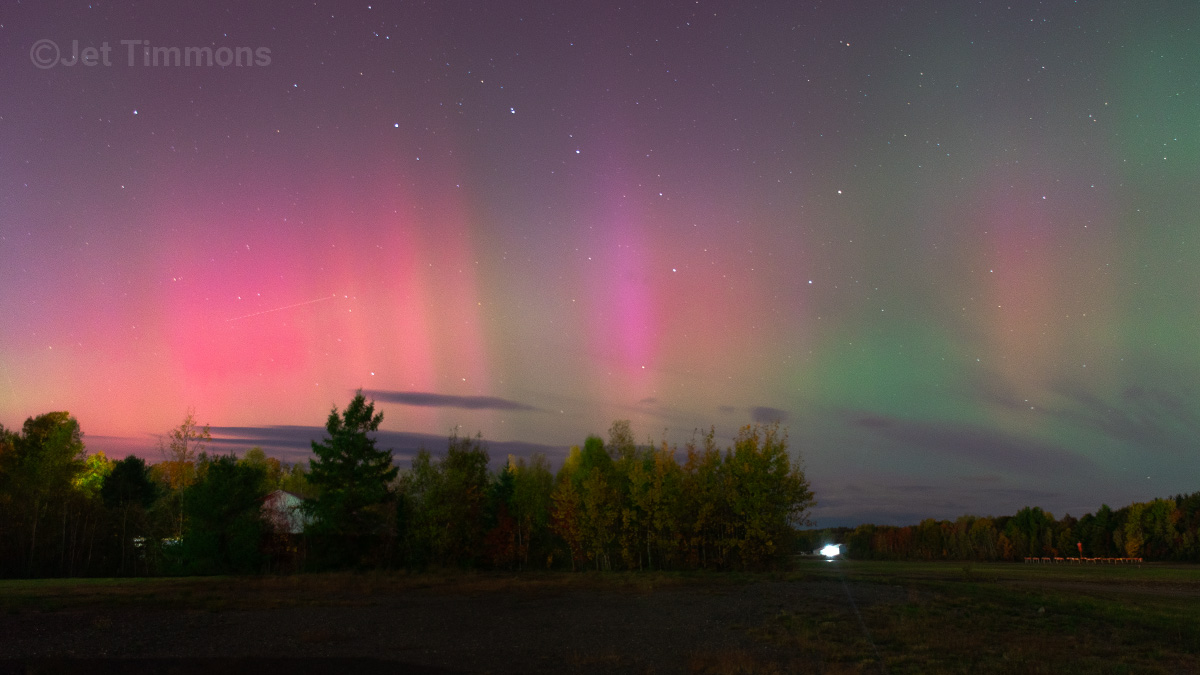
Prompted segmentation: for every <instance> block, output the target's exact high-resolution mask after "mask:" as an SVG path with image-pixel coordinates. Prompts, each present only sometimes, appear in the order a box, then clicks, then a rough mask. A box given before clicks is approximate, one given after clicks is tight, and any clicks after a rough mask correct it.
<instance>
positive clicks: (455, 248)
mask: <svg viewBox="0 0 1200 675" xmlns="http://www.w3.org/2000/svg"><path fill="white" fill-rule="evenodd" d="M39 40H50V41H53V43H54V45H51V44H49V43H44V42H43V43H39ZM73 41H78V42H77V44H78V50H79V51H81V52H82V50H84V49H86V48H88V47H91V48H93V49H94V50H95V51H94V52H92V62H93V63H94V64H95V65H91V66H88V65H85V63H84V61H85V60H86V57H85V56H81V57H80V59H79V61H78V62H75V65H67V63H70V62H72V58H73V53H74V51H75V48H74V47H73V44H72V43H73ZM0 45H2V46H3V51H2V58H3V68H0V423H3V424H4V425H5V426H7V427H10V428H12V427H18V428H19V426H20V424H21V423H22V421H23V420H24V419H25V418H26V417H28V416H30V415H37V414H40V413H43V412H49V411H51V410H64V409H65V410H69V411H70V412H71V413H72V414H74V415H75V416H76V417H77V418H78V420H79V421H80V424H81V425H82V427H83V430H84V432H85V434H86V436H85V441H86V442H87V444H88V448H89V449H90V450H104V451H105V452H107V453H108V454H109V455H110V456H124V454H126V453H127V452H129V451H131V450H132V451H136V452H138V453H141V454H143V455H145V456H147V457H150V458H152V459H157V457H158V455H157V451H156V450H155V449H154V448H155V443H156V438H157V436H158V435H160V434H163V433H165V432H166V431H167V430H169V429H170V428H171V427H173V426H176V425H178V424H179V422H180V421H181V420H182V419H183V417H184V415H185V413H186V411H187V409H188V408H189V407H194V408H195V411H196V415H197V418H198V419H199V420H200V421H201V422H207V423H209V424H211V425H212V426H213V431H214V435H215V436H217V437H218V439H219V441H220V442H218V443H216V444H214V446H215V447H216V448H217V449H222V450H224V449H239V450H241V449H244V448H246V447H249V446H250V445H254V444H259V445H263V446H264V447H267V448H268V450H270V451H273V452H276V453H278V454H280V455H281V456H284V457H286V458H290V459H296V458H299V457H301V456H304V452H305V450H306V448H307V446H308V443H307V441H308V439H309V438H314V437H319V435H320V433H321V432H322V430H321V429H320V428H319V427H320V426H321V425H322V424H323V423H324V420H325V417H326V416H327V415H328V414H329V411H330V409H331V407H333V406H334V405H337V406H339V407H341V406H344V405H345V404H346V403H348V402H349V400H350V398H351V397H352V396H353V392H354V390H356V389H358V388H360V387H361V388H363V389H364V390H366V392H367V393H368V394H369V395H371V396H372V397H373V398H374V399H375V400H376V401H377V403H378V407H379V409H381V410H382V411H383V412H384V415H385V418H384V424H383V426H384V428H385V429H386V430H388V432H389V433H387V434H383V436H382V441H383V445H385V447H386V446H388V444H389V442H391V447H395V448H396V450H397V455H398V457H399V458H401V460H404V459H406V458H407V457H408V456H410V453H411V450H412V448H413V447H416V445H417V444H419V442H421V440H422V439H427V440H431V441H432V443H430V444H429V447H430V449H431V450H434V451H440V450H441V449H443V448H444V445H443V441H440V440H438V439H444V437H445V436H446V435H447V434H449V433H450V431H451V430H453V429H454V428H456V426H457V427H458V428H459V430H460V431H461V432H462V433H469V434H474V433H475V432H482V434H483V436H484V437H485V438H486V439H489V440H490V441H494V442H495V443H494V445H493V449H492V454H493V455H494V456H496V457H499V456H501V455H502V454H503V453H505V452H509V451H513V452H519V453H520V452H528V451H531V450H533V449H537V447H536V446H545V447H543V448H542V450H543V451H545V452H547V453H548V454H549V455H550V457H551V460H552V462H554V463H555V465H557V461H558V459H559V458H560V457H561V453H562V449H563V448H565V447H566V446H569V445H571V444H578V443H581V442H582V441H583V439H584V437H585V436H586V435H587V434H589V433H601V434H603V433H604V432H605V431H606V430H607V429H608V427H609V425H610V424H611V422H612V421H613V420H614V419H630V420H632V423H633V427H634V430H635V432H636V434H637V435H638V436H639V437H640V438H647V439H649V438H654V439H661V438H664V437H665V438H666V439H667V440H668V441H670V442H673V443H678V444H680V445H681V446H682V444H683V443H684V442H686V441H687V440H688V439H689V438H691V437H692V435H693V430H694V429H696V428H697V427H703V428H707V427H708V426H709V425H715V426H716V428H717V432H718V436H720V437H723V438H730V437H732V436H733V435H734V434H736V432H737V429H738V428H739V427H740V426H742V425H744V424H748V423H752V422H754V421H759V422H769V421H776V420H777V421H781V422H783V423H784V424H785V425H786V426H787V427H788V429H789V432H790V437H791V442H792V445H793V447H795V448H797V449H798V450H799V451H800V452H801V453H802V454H803V457H804V461H805V466H806V468H807V472H808V476H809V478H810V479H811V480H812V482H813V487H814V490H815V491H816V494H817V499H818V501H819V506H818V507H817V509H816V510H815V512H814V514H815V515H816V517H817V521H818V523H819V524H822V525H833V524H853V523H857V522H863V521H875V522H895V523H908V522H914V521H915V520H918V519H920V518H924V517H931V516H932V517H950V518H953V517H955V516H957V515H960V514H963V513H975V514H980V515H987V514H993V515H1001V514H1007V513H1013V512H1015V511H1016V510H1017V509H1019V508H1021V507H1023V506H1026V505H1040V506H1042V507H1044V508H1046V509H1048V510H1050V511H1051V512H1053V513H1054V514H1055V515H1056V516H1061V515H1062V514H1063V513H1064V512H1070V513H1072V514H1073V515H1076V516H1078V515H1082V514H1083V513H1084V512H1087V511H1094V510H1095V509H1096V508H1098V507H1099V506H1100V504H1101V503H1102V502H1106V503H1109V504H1110V505H1113V506H1121V505H1124V504H1126V503H1128V502H1130V501H1133V500H1144V499H1149V498H1151V497H1155V496H1168V495H1173V494H1175V493H1177V492H1190V491H1195V490H1197V489H1200V484H1198V483H1197V480H1196V479H1197V476H1200V453H1198V450H1200V447H1198V446H1200V398H1198V392H1197V389H1198V388H1200V302H1198V301H1200V182H1198V180H1197V179H1198V177H1200V47H1198V45H1200V4H1197V3H1196V2H1194V1H1192V0H1180V1H1177V2H1153V1H1148V2H1142V1H1139V2H1111V1H1108V2H1104V1H1101V2H1093V1H1088V2H1066V1H1062V0H1055V1H1052V2H1029V1H1017V2H1007V3H1006V2H982V3H970V2H961V1H958V0H955V1H952V2H951V1H947V2H804V3H801V2H771V3H741V2H729V3H713V2H707V1H706V0H702V1H700V2H686V3H684V2H674V3H668V2H649V3H642V4H637V3H635V4H624V3H622V4H617V3H600V2H580V3H575V2H540V3H539V2H507V3H506V2H452V1H444V2H443V1H437V2H427V3H410V2H404V3H395V2H387V1H383V0H366V1H365V2H364V1H361V0H360V1H357V2H345V1H341V2H328V1H319V2H303V3H287V2H253V3H250V2H169V3H168V2H144V3H108V2H92V3H87V2H24V3H17V2H13V1H12V0H4V2H3V5H2V9H0ZM106 45H107V47H108V49H107V51H106V52H103V53H101V51H100V50H101V49H102V48H103V47H105V46H106ZM55 46H57V50H58V56H57V58H56V56H55V51H54V49H53V48H54V47H55ZM147 47H148V48H149V49H151V50H153V49H154V48H156V47H164V48H176V49H177V50H178V53H180V54H182V53H183V51H184V50H185V49H186V48H189V47H192V48H197V47H207V48H208V49H209V50H211V53H212V54H214V59H215V62H214V63H213V65H208V64H207V63H201V64H200V65H194V64H193V65H191V66H188V65H182V64H181V65H175V64H174V62H173V61H170V59H172V58H174V57H172V56H171V55H170V54H169V50H168V52H167V53H161V54H159V53H156V52H153V51H148V52H147V51H143V50H144V49H145V48H147ZM239 48H241V50H240V51H238V50H239ZM194 53H195V54H197V55H201V56H200V57H199V58H201V59H203V58H204V57H203V56H202V52H200V51H199V50H196V51H195V52H194ZM98 54H100V55H103V56H106V58H107V62H108V64H107V65H106V64H105V62H104V59H101V58H100V56H98ZM235 54H236V55H237V58H238V59H240V60H238V61H237V62H236V63H231V64H230V65H228V66H226V67H222V66H221V65H220V61H222V60H224V61H226V62H228V58H227V57H233V56H234V55H235ZM251 56H253V60H252V59H251V58H250V57H251ZM131 59H132V63H131ZM153 59H157V60H158V63H159V65H157V66H155V65H154V61H153ZM239 64H240V65H239ZM39 66H49V67H39ZM402 463H404V462H403V461H402Z"/></svg>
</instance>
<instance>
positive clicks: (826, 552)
mask: <svg viewBox="0 0 1200 675" xmlns="http://www.w3.org/2000/svg"><path fill="white" fill-rule="evenodd" d="M841 553H842V547H841V546H839V545H838V544H829V545H828V546H826V547H825V548H823V549H821V555H823V556H825V557H826V558H836V557H838V556H839V555H841Z"/></svg>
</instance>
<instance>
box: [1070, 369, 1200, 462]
mask: <svg viewBox="0 0 1200 675" xmlns="http://www.w3.org/2000/svg"><path fill="white" fill-rule="evenodd" d="M1057 393H1059V394H1060V395H1062V396H1063V397H1064V398H1065V399H1066V401H1067V403H1066V405H1065V406H1062V407H1060V408H1057V409H1053V410H1050V411H1049V414H1051V415H1052V416H1054V417H1057V418H1059V419H1061V420H1063V421H1066V422H1069V423H1071V424H1073V425H1075V426H1078V427H1082V428H1084V429H1087V430H1090V431H1096V432H1099V433H1102V434H1104V435H1106V436H1108V437H1110V438H1113V439H1115V440H1117V441H1119V442H1122V443H1126V444H1130V445H1134V446H1137V447H1138V448H1139V449H1145V450H1151V451H1163V450H1167V451H1171V452H1175V453H1180V452H1186V451H1190V450H1194V449H1195V447H1196V440H1195V439H1196V438H1197V437H1200V413H1198V411H1197V408H1196V406H1195V404H1193V403H1191V401H1192V400H1194V399H1192V398H1191V397H1189V396H1182V395H1179V394H1174V393H1171V392H1169V391H1165V390H1160V389H1151V388H1147V387H1143V386H1139V385H1133V386H1129V387H1126V388H1125V390H1124V391H1122V392H1121V394H1120V396H1118V397H1117V398H1116V399H1115V400H1108V399H1104V398H1101V397H1099V396H1097V395H1095V394H1093V393H1091V392H1089V391H1086V390H1084V389H1083V388H1081V387H1073V386H1070V385H1063V386H1060V387H1059V388H1058V389H1057Z"/></svg>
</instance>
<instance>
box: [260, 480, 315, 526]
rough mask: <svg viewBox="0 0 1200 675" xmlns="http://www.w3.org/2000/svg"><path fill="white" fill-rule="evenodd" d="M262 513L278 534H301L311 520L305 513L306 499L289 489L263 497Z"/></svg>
mask: <svg viewBox="0 0 1200 675" xmlns="http://www.w3.org/2000/svg"><path fill="white" fill-rule="evenodd" d="M262 515H263V519H264V520H266V521H267V522H268V523H270V524H271V529H272V530H274V531H275V532H276V533H277V534H300V533H302V532H304V528H305V526H306V525H308V524H309V522H311V518H309V517H308V516H307V515H305V513H304V500H303V499H301V498H300V497H298V496H296V495H294V494H292V493H291V492H288V491H287V490H276V491H274V492H272V493H270V494H268V495H267V496H266V497H263V503H262Z"/></svg>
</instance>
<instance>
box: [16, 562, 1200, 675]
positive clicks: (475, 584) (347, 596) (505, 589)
mask: <svg viewBox="0 0 1200 675" xmlns="http://www.w3.org/2000/svg"><path fill="white" fill-rule="evenodd" d="M8 672H17V673H80V672H93V673H125V672H160V673H179V674H190V673H202V672H204V673H207V672H255V673H264V672H268V673H269V672H286V673H289V674H304V673H406V672H407V673H457V672H470V673H559V672H582V673H613V672H625V673H713V674H733V673H793V672H795V673H882V672H888V673H1055V674H1059V673H1143V672H1144V673H1200V569H1196V568H1193V567H1169V566H1158V565H1144V566H1142V567H1090V566H1089V567H1079V566H1071V567H1052V566H1046V567H1043V566H1025V565H1010V564H995V565H983V564H977V565H962V564H909V563H866V562H843V561H840V562H834V563H826V562H823V561H818V560H806V561H801V562H800V563H798V565H797V567H796V570H795V571H794V572H789V573H786V574H774V575H673V574H665V573H664V574H657V573H647V574H608V575H601V574H578V575H570V574H527V575H520V576H513V575H501V574H430V575H406V574H379V575H310V576H294V577H265V578H203V579H195V578H193V579H132V580H50V581H0V673H8Z"/></svg>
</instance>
